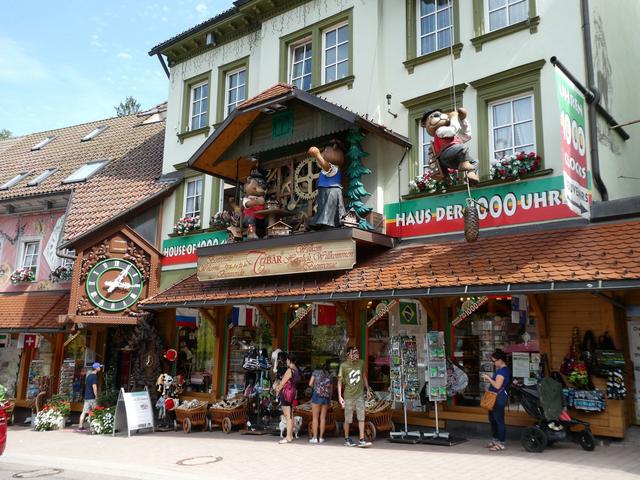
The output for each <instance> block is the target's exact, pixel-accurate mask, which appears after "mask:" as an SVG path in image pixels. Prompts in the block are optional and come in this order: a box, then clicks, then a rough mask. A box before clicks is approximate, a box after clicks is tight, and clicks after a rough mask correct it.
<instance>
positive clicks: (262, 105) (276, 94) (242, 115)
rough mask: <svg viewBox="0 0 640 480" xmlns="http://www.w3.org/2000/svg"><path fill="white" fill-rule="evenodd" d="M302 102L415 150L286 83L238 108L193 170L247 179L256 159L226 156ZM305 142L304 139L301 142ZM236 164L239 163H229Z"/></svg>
mask: <svg viewBox="0 0 640 480" xmlns="http://www.w3.org/2000/svg"><path fill="white" fill-rule="evenodd" d="M291 101H298V102H301V103H303V104H306V105H308V106H310V107H311V108H315V109H318V110H321V111H323V112H326V113H328V114H330V115H333V116H335V117H338V118H340V119H341V120H343V121H345V122H346V123H348V124H350V125H353V126H354V127H358V128H361V129H363V130H364V131H366V132H368V133H372V134H375V135H378V136H380V137H382V138H384V139H385V140H387V141H390V142H393V143H395V144H397V145H400V146H401V147H404V148H411V143H410V142H409V139H408V138H406V137H405V136H403V135H400V134H398V133H395V132H393V131H391V130H389V129H388V128H386V127H385V126H384V125H380V124H377V123H375V122H373V121H372V120H370V119H369V118H368V117H367V116H361V115H358V114H357V113H354V112H352V111H350V110H348V109H346V108H344V107H342V106H339V105H336V104H335V103H332V102H329V101H327V100H325V99H323V98H321V97H318V96H316V95H313V94H311V93H309V92H306V91H304V90H301V89H299V88H296V87H295V86H293V85H288V84H286V83H277V84H275V85H273V86H272V87H270V88H268V89H266V90H264V91H262V92H260V93H259V94H258V95H256V96H254V97H252V98H250V99H248V100H246V101H245V102H244V103H242V104H240V105H238V108H236V109H235V110H234V111H233V112H231V114H229V115H228V116H227V118H226V119H225V120H224V121H223V122H222V124H221V125H220V126H219V127H218V128H216V130H215V131H214V132H213V134H212V135H210V136H209V137H208V138H207V139H206V140H205V141H204V143H203V144H202V145H201V146H200V147H199V148H198V150H196V152H195V153H194V154H193V155H192V156H191V158H190V159H189V160H188V162H187V164H188V165H189V167H191V168H193V169H195V170H200V171H203V172H206V173H210V174H212V175H216V176H218V177H221V178H224V179H227V180H231V181H236V180H237V179H238V178H244V177H246V176H247V175H248V174H249V172H250V171H251V170H252V169H253V168H254V163H253V159H252V158H249V157H246V158H239V159H237V158H234V159H227V158H224V155H225V152H226V151H227V150H228V149H229V148H231V147H232V146H233V145H234V143H235V142H236V141H237V140H238V139H239V138H240V137H241V136H242V135H243V134H244V133H245V132H246V131H247V130H248V129H249V128H250V127H251V126H252V125H253V124H254V123H255V122H256V121H257V120H258V119H259V118H260V117H261V116H263V115H269V114H271V113H273V112H274V111H276V110H278V109H281V108H282V104H285V103H287V102H291ZM304 140H305V139H300V142H302V141H304ZM256 153H257V152H256ZM227 160H236V161H237V162H228V161H227Z"/></svg>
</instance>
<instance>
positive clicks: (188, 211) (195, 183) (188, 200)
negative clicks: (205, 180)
mask: <svg viewBox="0 0 640 480" xmlns="http://www.w3.org/2000/svg"><path fill="white" fill-rule="evenodd" d="M201 208H202V178H201V177H200V178H194V179H193V180H187V185H186V188H185V198H184V216H185V217H196V216H199V215H200V209H201Z"/></svg>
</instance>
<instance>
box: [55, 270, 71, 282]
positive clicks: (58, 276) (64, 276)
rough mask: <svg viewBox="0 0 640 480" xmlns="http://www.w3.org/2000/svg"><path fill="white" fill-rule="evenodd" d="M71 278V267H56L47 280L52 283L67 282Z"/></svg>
mask: <svg viewBox="0 0 640 480" xmlns="http://www.w3.org/2000/svg"><path fill="white" fill-rule="evenodd" d="M72 276H73V269H72V268H71V267H63V266H59V267H57V268H56V269H55V270H54V271H53V272H51V274H50V275H49V279H50V280H51V281H52V282H68V281H70V280H71V277H72Z"/></svg>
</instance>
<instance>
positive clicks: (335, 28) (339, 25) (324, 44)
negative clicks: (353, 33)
mask: <svg viewBox="0 0 640 480" xmlns="http://www.w3.org/2000/svg"><path fill="white" fill-rule="evenodd" d="M344 26H347V27H348V28H351V26H350V25H349V21H344V22H340V23H336V24H335V25H331V26H330V27H327V28H325V29H324V30H322V51H321V52H320V55H322V57H321V59H320V60H321V71H322V84H325V83H331V82H336V81H338V80H340V79H341V78H345V77H338V65H339V64H340V63H343V62H344V60H342V61H340V62H339V61H338V47H339V46H340V45H344V44H345V43H346V44H347V45H348V44H349V41H350V36H349V35H348V34H347V40H346V41H344V42H342V43H340V42H339V41H338V30H339V29H340V28H342V27H344ZM333 31H335V32H336V44H335V46H333V47H331V48H335V49H336V63H332V64H331V65H327V64H326V63H325V59H326V53H327V48H326V47H327V34H328V33H330V32H333ZM348 51H349V50H348V48H347V52H348ZM346 61H347V65H350V63H351V61H352V59H351V58H350V57H347V60H346ZM332 65H335V66H336V78H334V79H333V80H331V82H327V68H328V67H331V66H332ZM347 71H348V69H347Z"/></svg>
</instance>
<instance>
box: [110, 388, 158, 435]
mask: <svg viewBox="0 0 640 480" xmlns="http://www.w3.org/2000/svg"><path fill="white" fill-rule="evenodd" d="M113 423H114V428H113V436H114V437H115V436H116V433H117V432H121V431H125V430H126V431H127V436H129V437H130V436H131V432H135V431H138V430H146V429H149V431H151V432H153V428H154V421H153V408H151V397H150V396H149V391H148V390H147V389H146V387H145V389H144V390H142V391H140V392H125V391H124V388H121V389H120V393H119V395H118V402H117V403H116V412H115V419H114V421H113Z"/></svg>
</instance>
